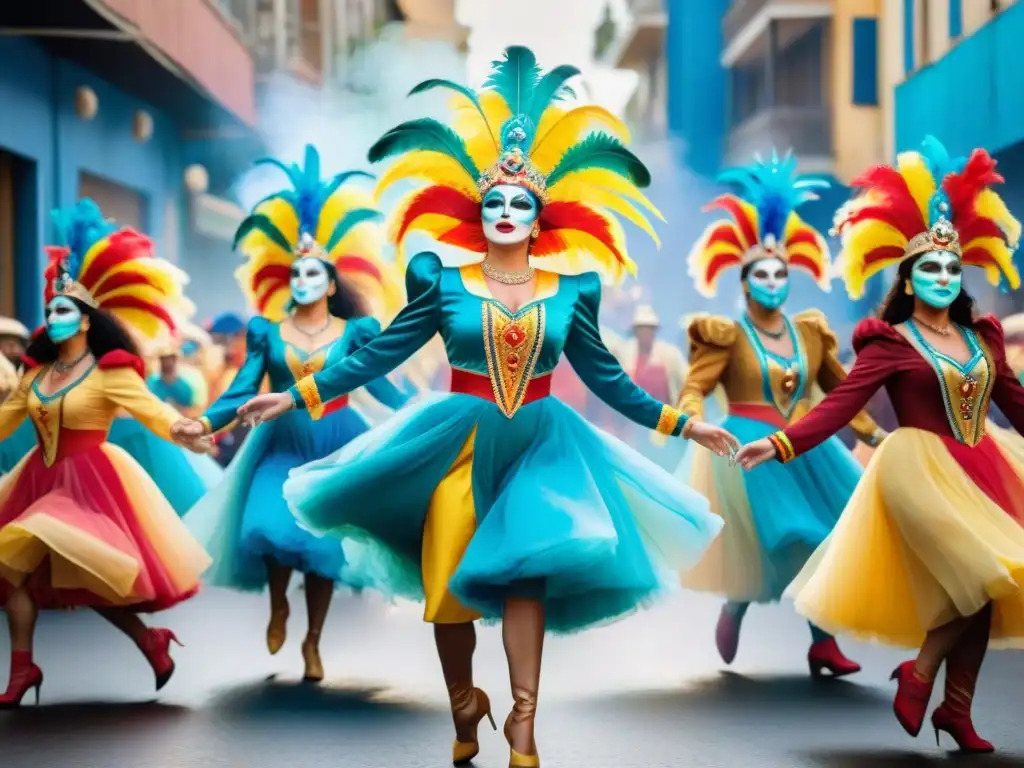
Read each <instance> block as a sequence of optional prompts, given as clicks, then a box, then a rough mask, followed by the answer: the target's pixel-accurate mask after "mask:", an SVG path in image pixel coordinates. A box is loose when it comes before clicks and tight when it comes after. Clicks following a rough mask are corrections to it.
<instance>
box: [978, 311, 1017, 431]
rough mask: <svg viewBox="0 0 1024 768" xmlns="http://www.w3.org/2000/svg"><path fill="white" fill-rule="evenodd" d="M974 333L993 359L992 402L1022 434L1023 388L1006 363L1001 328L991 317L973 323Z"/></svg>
mask: <svg viewBox="0 0 1024 768" xmlns="http://www.w3.org/2000/svg"><path fill="white" fill-rule="evenodd" d="M974 330H975V332H976V333H977V334H978V335H979V336H980V337H981V339H982V341H984V342H985V346H987V347H988V348H989V350H990V351H991V353H992V357H993V358H995V364H996V375H995V381H994V382H993V384H992V400H993V402H995V404H996V405H998V406H999V410H1000V411H1002V412H1003V415H1004V416H1006V418H1007V419H1009V420H1010V424H1012V425H1013V428H1014V429H1016V430H1017V431H1018V432H1020V433H1021V434H1024V386H1021V383H1020V381H1019V380H1018V378H1017V376H1016V375H1015V374H1014V372H1013V369H1012V368H1011V367H1010V365H1009V363H1007V362H1006V345H1005V343H1004V339H1003V326H1002V324H1001V323H1000V322H999V321H998V320H997V319H996V318H995V317H994V316H992V315H985V316H983V317H980V318H978V319H977V320H976V321H975V323H974Z"/></svg>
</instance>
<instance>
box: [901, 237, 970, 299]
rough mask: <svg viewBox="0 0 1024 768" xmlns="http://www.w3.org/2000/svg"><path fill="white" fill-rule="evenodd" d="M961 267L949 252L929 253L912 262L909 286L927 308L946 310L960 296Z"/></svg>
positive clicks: (953, 254) (954, 256) (958, 260)
mask: <svg viewBox="0 0 1024 768" xmlns="http://www.w3.org/2000/svg"><path fill="white" fill-rule="evenodd" d="M962 283H963V267H962V266H961V264H960V257H958V256H957V255H956V254H955V253H952V252H950V251H931V252H929V253H926V254H925V255H924V256H922V257H921V258H919V259H918V260H917V261H915V262H914V266H913V267H911V269H910V285H911V287H912V288H913V289H914V295H915V296H917V298H919V299H920V300H921V301H923V302H924V303H925V304H927V305H928V306H929V307H934V308H935V309H946V308H947V307H948V306H949V305H950V304H952V303H953V302H954V301H955V300H956V297H957V296H959V295H960V290H961V288H962Z"/></svg>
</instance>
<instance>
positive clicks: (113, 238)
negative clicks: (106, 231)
mask: <svg viewBox="0 0 1024 768" xmlns="http://www.w3.org/2000/svg"><path fill="white" fill-rule="evenodd" d="M109 241H110V242H109V244H108V245H107V247H106V248H104V249H103V251H102V252H101V253H99V254H97V256H96V258H95V259H93V261H92V263H91V264H90V265H89V267H88V268H87V269H86V270H85V272H84V273H83V274H82V275H80V276H79V278H78V282H79V283H81V284H82V285H83V286H84V287H85V288H86V289H87V290H89V292H90V293H91V292H92V288H93V287H94V286H95V284H96V282H97V281H98V280H101V279H102V278H103V276H104V275H105V274H106V273H107V272H109V271H110V270H111V269H113V268H114V267H116V266H118V265H119V264H124V263H125V262H126V261H133V260H134V259H140V258H146V257H150V256H152V255H153V241H152V240H150V239H149V238H148V237H146V236H145V235H143V234H140V233H138V232H136V231H135V230H134V229H128V228H125V229H121V230H118V231H117V232H115V233H114V234H112V235H110V237H109Z"/></svg>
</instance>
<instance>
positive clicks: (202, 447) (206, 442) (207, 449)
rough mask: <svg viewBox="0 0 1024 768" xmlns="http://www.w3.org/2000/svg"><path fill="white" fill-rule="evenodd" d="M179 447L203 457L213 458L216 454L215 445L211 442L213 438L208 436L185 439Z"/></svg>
mask: <svg viewBox="0 0 1024 768" xmlns="http://www.w3.org/2000/svg"><path fill="white" fill-rule="evenodd" d="M181 446H182V447H183V448H187V449H188V450H190V451H192V453H198V454H202V455H205V456H213V455H215V454H216V453H217V444H216V443H214V442H213V438H212V437H210V436H209V435H204V436H203V437H191V438H186V439H184V440H182V441H181Z"/></svg>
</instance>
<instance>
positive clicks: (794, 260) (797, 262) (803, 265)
mask: <svg viewBox="0 0 1024 768" xmlns="http://www.w3.org/2000/svg"><path fill="white" fill-rule="evenodd" d="M789 263H790V266H793V267H799V268H800V269H803V270H805V271H806V272H810V273H811V274H812V275H814V279H815V280H820V279H821V278H822V277H823V275H824V273H823V272H822V270H821V265H820V264H818V263H817V262H816V261H814V259H809V258H807V256H804V255H803V254H802V253H797V254H793V255H792V256H790V257H789Z"/></svg>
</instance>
